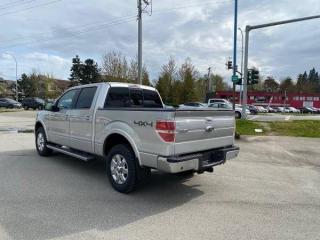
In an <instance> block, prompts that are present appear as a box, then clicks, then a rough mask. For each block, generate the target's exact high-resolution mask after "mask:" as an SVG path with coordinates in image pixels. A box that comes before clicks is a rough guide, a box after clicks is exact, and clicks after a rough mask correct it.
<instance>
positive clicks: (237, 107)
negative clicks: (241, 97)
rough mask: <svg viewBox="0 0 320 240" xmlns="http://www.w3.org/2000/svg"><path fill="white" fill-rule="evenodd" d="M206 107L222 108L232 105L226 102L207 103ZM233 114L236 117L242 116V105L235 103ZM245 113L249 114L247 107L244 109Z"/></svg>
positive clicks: (230, 107) (228, 107)
mask: <svg viewBox="0 0 320 240" xmlns="http://www.w3.org/2000/svg"><path fill="white" fill-rule="evenodd" d="M208 107H210V108H223V109H232V105H231V104H227V103H212V104H209V105H208ZM234 112H235V116H236V118H241V116H242V106H241V105H239V104H236V105H235V110H234ZM246 114H247V115H249V114H250V111H249V110H248V109H246Z"/></svg>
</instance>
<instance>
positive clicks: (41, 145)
mask: <svg viewBox="0 0 320 240" xmlns="http://www.w3.org/2000/svg"><path fill="white" fill-rule="evenodd" d="M47 144H48V142H47V136H46V133H45V131H44V129H43V128H42V127H40V128H39V129H38V130H37V132H36V148H37V152H38V154H39V155H40V156H49V155H50V154H51V153H52V149H49V148H48V147H47Z"/></svg>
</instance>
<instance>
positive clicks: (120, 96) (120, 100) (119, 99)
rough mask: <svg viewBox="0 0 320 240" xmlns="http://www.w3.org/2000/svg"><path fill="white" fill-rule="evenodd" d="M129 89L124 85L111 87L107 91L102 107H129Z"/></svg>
mask: <svg viewBox="0 0 320 240" xmlns="http://www.w3.org/2000/svg"><path fill="white" fill-rule="evenodd" d="M129 106H130V97H129V89H128V88H125V87H112V88H110V89H109V91H108V96H107V99H106V101H105V104H104V107H105V108H106V107H129Z"/></svg>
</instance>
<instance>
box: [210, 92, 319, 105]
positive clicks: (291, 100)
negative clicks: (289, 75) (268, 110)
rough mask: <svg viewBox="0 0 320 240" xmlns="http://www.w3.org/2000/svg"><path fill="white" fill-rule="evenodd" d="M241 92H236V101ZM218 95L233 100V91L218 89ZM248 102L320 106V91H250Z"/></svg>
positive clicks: (255, 103) (237, 101)
mask: <svg viewBox="0 0 320 240" xmlns="http://www.w3.org/2000/svg"><path fill="white" fill-rule="evenodd" d="M239 96H240V94H239V92H236V97H235V101H236V103H239V99H240V97H239ZM216 97H218V98H224V99H228V100H229V101H230V102H233V101H232V99H233V98H232V91H217V92H216ZM248 104H252V105H259V106H268V105H269V104H270V106H271V107H280V106H291V107H295V108H302V107H317V108H320V93H287V94H284V93H271V92H248Z"/></svg>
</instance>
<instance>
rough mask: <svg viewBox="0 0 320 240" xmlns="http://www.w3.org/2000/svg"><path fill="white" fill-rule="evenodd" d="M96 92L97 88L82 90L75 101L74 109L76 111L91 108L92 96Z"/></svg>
mask: <svg viewBox="0 0 320 240" xmlns="http://www.w3.org/2000/svg"><path fill="white" fill-rule="evenodd" d="M96 91H97V87H87V88H82V89H81V92H80V94H79V97H78V100H77V104H76V108H77V109H88V108H91V105H92V101H93V98H94V95H95V94H96Z"/></svg>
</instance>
